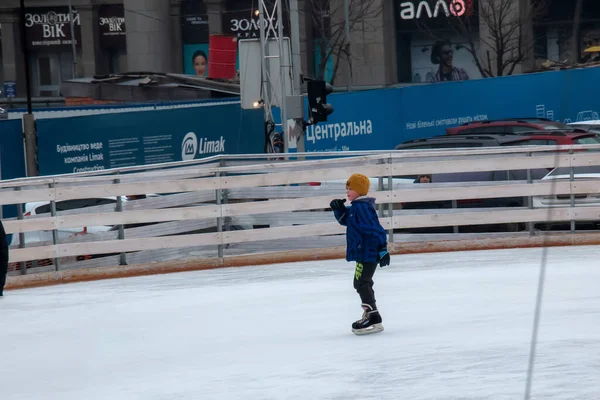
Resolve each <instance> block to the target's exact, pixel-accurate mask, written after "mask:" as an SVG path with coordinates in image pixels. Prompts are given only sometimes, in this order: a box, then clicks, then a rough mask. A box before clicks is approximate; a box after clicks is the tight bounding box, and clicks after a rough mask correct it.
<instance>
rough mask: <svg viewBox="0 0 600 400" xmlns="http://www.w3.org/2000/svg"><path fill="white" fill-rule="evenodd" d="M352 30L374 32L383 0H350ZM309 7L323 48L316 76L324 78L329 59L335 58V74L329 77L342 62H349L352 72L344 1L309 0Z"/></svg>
mask: <svg viewBox="0 0 600 400" xmlns="http://www.w3.org/2000/svg"><path fill="white" fill-rule="evenodd" d="M348 3H349V7H348V9H349V12H348V14H349V24H348V25H349V29H350V34H351V36H353V34H357V33H359V34H363V35H364V34H366V33H369V32H374V31H375V30H376V29H377V27H376V26H374V25H373V24H372V23H371V21H373V20H375V19H376V18H377V17H378V16H379V15H380V14H381V12H382V7H381V4H380V2H378V1H376V0H362V1H361V0H349V1H348ZM307 9H308V10H309V12H310V14H311V18H312V23H313V28H314V36H315V37H316V39H315V42H317V43H318V44H319V47H320V62H319V65H318V67H317V77H318V78H320V79H322V78H323V76H324V73H325V69H326V68H327V64H328V62H329V60H331V59H332V58H333V60H334V66H333V73H332V76H331V77H330V80H331V83H333V82H334V80H335V77H336V75H337V72H338V70H339V67H340V61H342V60H344V61H345V62H347V64H348V67H349V69H350V74H351V75H352V71H351V69H352V58H356V57H354V55H353V54H352V53H351V52H350V51H349V50H350V46H349V43H348V42H347V40H346V23H345V16H344V7H343V1H342V0H307Z"/></svg>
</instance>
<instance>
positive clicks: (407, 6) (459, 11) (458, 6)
mask: <svg viewBox="0 0 600 400" xmlns="http://www.w3.org/2000/svg"><path fill="white" fill-rule="evenodd" d="M465 1H466V2H467V4H465ZM471 1H472V0H437V1H436V2H435V5H433V6H430V5H429V3H430V2H429V1H428V0H421V1H419V2H415V1H405V2H403V3H400V18H402V19H404V20H409V19H419V18H421V17H425V16H427V18H437V17H438V16H439V15H440V13H442V12H443V13H444V15H445V16H446V17H449V16H450V15H453V16H455V17H462V16H464V15H465V14H467V15H470V14H471V10H470V8H471ZM415 3H416V4H417V5H416V6H415ZM467 8H469V10H467ZM423 13H425V15H423Z"/></svg>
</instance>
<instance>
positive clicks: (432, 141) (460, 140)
mask: <svg viewBox="0 0 600 400" xmlns="http://www.w3.org/2000/svg"><path fill="white" fill-rule="evenodd" d="M597 140H598V139H597V138H596V136H595V135H594V134H588V133H583V132H573V130H572V129H570V130H566V131H556V132H554V131H553V132H543V134H542V133H539V134H538V132H534V133H528V134H523V135H521V134H514V133H513V134H496V135H492V134H489V135H468V134H457V135H441V136H435V137H430V138H424V139H416V140H410V141H408V142H405V143H403V144H400V145H398V146H396V147H395V149H397V150H411V149H450V148H483V147H499V146H527V145H551V144H554V145H556V144H578V143H581V142H587V141H594V143H600V142H598V141H597ZM548 172H549V170H548V169H546V168H537V169H532V170H531V177H532V179H534V180H539V179H541V178H543V177H544V176H546V175H547V174H548ZM402 178H411V177H402ZM412 178H415V179H416V176H413V177H412ZM431 179H432V182H433V183H447V182H497V181H507V180H515V181H516V180H518V181H523V180H526V179H527V171H526V170H507V171H474V172H460V173H436V174H432V175H431ZM527 201H528V200H527V198H526V197H509V198H492V199H463V200H458V201H457V202H456V207H457V208H495V207H523V206H525V205H526V204H527ZM451 207H452V202H451V201H444V202H434V203H432V202H423V203H406V204H405V205H403V208H404V209H431V208H451ZM524 228H525V225H524V224H513V223H511V224H504V225H497V226H493V227H492V226H487V227H486V226H473V227H461V228H460V230H461V231H467V230H476V231H481V230H482V229H487V230H490V229H492V230H508V231H516V230H521V229H524ZM449 229H451V228H449ZM409 231H410V232H415V233H416V232H424V231H427V232H439V231H440V230H439V229H438V230H431V229H429V228H428V229H426V230H424V229H420V230H409Z"/></svg>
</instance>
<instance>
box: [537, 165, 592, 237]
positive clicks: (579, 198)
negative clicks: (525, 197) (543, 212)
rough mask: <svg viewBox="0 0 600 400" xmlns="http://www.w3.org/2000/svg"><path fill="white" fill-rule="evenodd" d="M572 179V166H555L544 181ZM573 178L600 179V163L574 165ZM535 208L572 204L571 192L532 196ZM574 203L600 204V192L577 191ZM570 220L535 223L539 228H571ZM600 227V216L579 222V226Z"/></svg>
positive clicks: (583, 204)
mask: <svg viewBox="0 0 600 400" xmlns="http://www.w3.org/2000/svg"><path fill="white" fill-rule="evenodd" d="M570 179H571V168H570V167H561V168H554V169H553V170H552V171H551V172H550V173H548V174H547V175H546V176H545V177H543V178H542V180H544V181H548V180H550V181H552V180H555V181H569V180H570ZM573 179H574V180H575V181H577V180H599V179H600V165H590V166H583V167H573ZM532 200H533V202H532V204H533V207H534V208H550V207H569V206H570V205H571V195H570V194H552V195H547V196H533V198H532ZM573 205H574V206H575V207H591V206H595V207H598V206H600V193H577V194H575V195H574V196H573ZM570 224H571V222H570V221H552V222H540V223H536V224H534V226H536V227H537V228H539V229H543V230H550V229H569V228H570ZM598 227H600V217H598V219H597V220H592V221H579V222H577V228H578V229H580V228H588V229H589V228H592V229H597V228H598Z"/></svg>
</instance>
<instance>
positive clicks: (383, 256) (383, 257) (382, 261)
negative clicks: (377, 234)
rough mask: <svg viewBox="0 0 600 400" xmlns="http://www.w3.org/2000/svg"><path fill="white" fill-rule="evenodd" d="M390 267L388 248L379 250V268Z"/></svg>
mask: <svg viewBox="0 0 600 400" xmlns="http://www.w3.org/2000/svg"><path fill="white" fill-rule="evenodd" d="M388 265H390V253H388V250H387V248H385V247H382V248H380V249H379V266H380V267H385V266H388Z"/></svg>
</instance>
